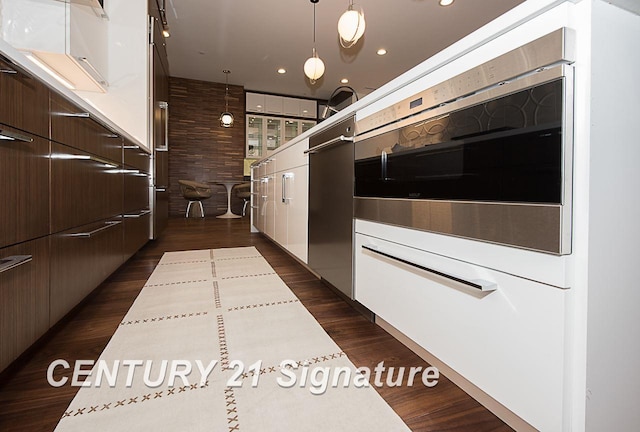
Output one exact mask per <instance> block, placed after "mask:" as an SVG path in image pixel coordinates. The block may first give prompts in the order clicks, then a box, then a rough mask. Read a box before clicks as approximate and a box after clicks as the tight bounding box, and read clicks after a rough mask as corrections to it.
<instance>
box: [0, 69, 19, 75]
mask: <svg viewBox="0 0 640 432" xmlns="http://www.w3.org/2000/svg"><path fill="white" fill-rule="evenodd" d="M0 73H3V74H11V75H15V74H17V73H18V71H14V70H13V69H9V68H6V69H5V68H3V69H0Z"/></svg>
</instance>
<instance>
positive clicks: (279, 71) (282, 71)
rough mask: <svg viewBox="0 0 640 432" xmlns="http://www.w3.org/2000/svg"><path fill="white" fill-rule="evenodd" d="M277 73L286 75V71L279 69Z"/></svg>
mask: <svg viewBox="0 0 640 432" xmlns="http://www.w3.org/2000/svg"><path fill="white" fill-rule="evenodd" d="M278 73H279V74H285V73H287V70H286V69H285V68H280V69H278Z"/></svg>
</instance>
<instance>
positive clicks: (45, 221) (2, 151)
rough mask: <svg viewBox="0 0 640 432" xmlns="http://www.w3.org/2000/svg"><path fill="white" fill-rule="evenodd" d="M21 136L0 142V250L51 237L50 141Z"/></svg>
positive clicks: (23, 134)
mask: <svg viewBox="0 0 640 432" xmlns="http://www.w3.org/2000/svg"><path fill="white" fill-rule="evenodd" d="M0 129H2V130H4V131H7V130H12V129H11V128H7V127H5V126H4V125H0ZM20 136H21V137H23V139H15V140H7V139H0V185H1V186H2V193H1V194H0V221H2V222H1V223H0V247H4V246H9V245H12V244H16V243H20V242H24V241H27V240H31V239H34V238H36V237H42V236H45V235H47V234H49V141H48V140H47V139H44V138H40V137H39V136H37V135H33V134H30V133H27V132H22V131H21V132H20ZM29 140H31V141H29Z"/></svg>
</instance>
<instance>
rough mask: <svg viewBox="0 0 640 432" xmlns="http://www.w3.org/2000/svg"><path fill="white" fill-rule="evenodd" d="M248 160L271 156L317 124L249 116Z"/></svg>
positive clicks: (289, 119)
mask: <svg viewBox="0 0 640 432" xmlns="http://www.w3.org/2000/svg"><path fill="white" fill-rule="evenodd" d="M246 120H247V121H246V125H247V134H246V135H247V149H246V151H247V158H253V159H260V158H263V157H265V156H269V155H270V154H271V153H273V152H274V151H275V150H277V149H278V148H279V147H280V146H282V145H284V144H286V143H287V142H289V141H291V140H292V139H293V138H295V137H297V136H298V135H300V134H301V133H303V132H306V131H308V130H309V129H311V128H312V127H313V126H315V124H316V122H315V121H313V120H302V119H293V118H281V117H267V116H262V115H256V114H247V119H246Z"/></svg>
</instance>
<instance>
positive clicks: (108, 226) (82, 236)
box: [63, 221, 122, 238]
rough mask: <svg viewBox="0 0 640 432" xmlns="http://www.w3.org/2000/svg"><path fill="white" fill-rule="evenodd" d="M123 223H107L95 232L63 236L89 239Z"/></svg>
mask: <svg viewBox="0 0 640 432" xmlns="http://www.w3.org/2000/svg"><path fill="white" fill-rule="evenodd" d="M121 223H122V221H111V222H107V223H106V224H105V225H104V226H101V227H100V228H96V229H94V230H93V231H89V232H81V233H73V234H63V235H64V236H65V237H80V238H89V237H91V236H94V235H96V234H98V233H100V232H102V231H104V230H106V229H109V228H111V227H114V226H116V225H120V224H121Z"/></svg>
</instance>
